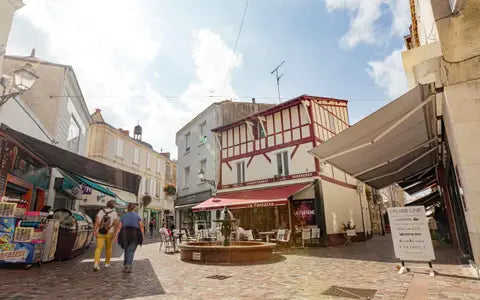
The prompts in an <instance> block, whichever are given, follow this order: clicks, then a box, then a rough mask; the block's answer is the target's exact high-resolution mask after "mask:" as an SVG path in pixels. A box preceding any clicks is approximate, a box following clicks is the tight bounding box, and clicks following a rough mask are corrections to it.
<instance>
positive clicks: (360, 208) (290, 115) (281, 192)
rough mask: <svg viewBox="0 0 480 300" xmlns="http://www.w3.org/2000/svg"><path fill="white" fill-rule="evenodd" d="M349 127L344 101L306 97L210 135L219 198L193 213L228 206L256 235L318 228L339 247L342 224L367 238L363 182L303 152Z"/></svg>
mask: <svg viewBox="0 0 480 300" xmlns="http://www.w3.org/2000/svg"><path fill="white" fill-rule="evenodd" d="M348 127H349V121H348V111H347V101H346V100H337V99H331V98H323V97H312V96H308V95H303V96H300V97H298V98H295V99H292V100H290V101H287V102H284V103H282V104H279V105H276V106H273V107H271V108H268V109H266V110H263V111H260V112H258V113H256V114H253V115H250V116H248V117H246V118H243V119H241V120H239V121H237V122H233V123H231V124H228V125H225V126H221V127H218V128H215V129H214V130H213V133H214V134H216V137H217V143H218V147H219V150H220V151H219V155H220V156H219V169H218V170H219V172H218V173H219V174H218V176H219V181H218V193H217V196H216V197H213V198H211V199H209V200H207V201H205V202H203V203H201V204H199V205H197V206H195V207H194V208H193V210H194V211H219V210H221V209H223V206H228V207H229V208H230V209H231V210H232V212H233V213H234V215H235V217H236V218H237V219H239V220H240V226H242V227H244V228H246V229H256V230H259V231H265V230H272V229H276V228H282V227H283V228H292V229H293V228H294V227H296V228H303V227H315V228H320V231H321V235H322V238H323V240H324V242H325V243H328V244H330V245H337V244H341V243H343V242H344V231H343V224H347V223H349V222H350V223H352V224H354V225H355V226H356V229H357V232H358V236H359V239H365V238H366V236H368V235H370V234H371V225H370V224H371V222H370V217H369V212H368V210H369V207H368V205H367V199H366V196H365V189H364V188H363V187H364V185H363V183H359V182H358V181H357V180H356V179H354V178H353V177H352V176H350V175H348V174H346V173H344V172H343V171H341V170H339V169H337V168H335V167H333V166H331V165H328V164H320V162H319V161H318V159H316V158H314V157H313V156H311V155H310V154H309V153H308V152H309V150H310V149H312V148H313V147H314V146H315V145H317V144H320V143H323V142H324V141H325V140H328V139H330V138H331V137H333V136H335V135H336V134H337V133H338V132H341V131H342V130H344V129H346V128H348Z"/></svg>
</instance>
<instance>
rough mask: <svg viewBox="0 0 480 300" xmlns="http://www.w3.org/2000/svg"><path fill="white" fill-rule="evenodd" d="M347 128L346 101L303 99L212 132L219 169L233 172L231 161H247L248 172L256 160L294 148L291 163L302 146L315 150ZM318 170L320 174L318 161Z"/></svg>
mask: <svg viewBox="0 0 480 300" xmlns="http://www.w3.org/2000/svg"><path fill="white" fill-rule="evenodd" d="M260 123H261V124H260ZM348 127H349V125H348V111H347V101H346V100H338V99H333V98H324V97H313V96H308V95H302V96H300V97H297V98H294V99H292V100H289V101H286V102H284V103H281V104H279V105H276V106H274V107H272V108H269V109H266V110H263V111H261V112H258V113H256V114H253V115H251V116H249V117H246V118H244V119H242V120H239V121H236V122H234V123H231V124H228V125H225V126H222V127H218V128H216V129H213V130H212V131H213V132H215V133H218V134H219V137H220V144H221V149H220V168H222V167H223V164H224V163H225V164H226V165H227V167H228V168H229V169H230V170H231V169H232V167H231V164H230V163H229V162H231V161H234V160H238V159H242V158H247V159H248V161H247V164H246V167H247V168H248V167H249V166H251V163H252V161H253V158H254V157H255V156H257V155H263V156H264V157H265V158H266V159H267V160H268V161H269V162H271V159H270V157H269V156H268V155H267V153H268V152H271V151H275V150H279V149H283V148H287V147H294V148H293V150H292V152H291V154H290V158H291V159H292V158H293V157H294V155H295V153H296V152H297V150H298V148H299V146H300V145H302V144H306V143H311V144H312V147H314V146H316V145H318V144H320V143H323V141H325V140H327V139H329V138H331V137H333V136H335V135H336V134H337V133H339V132H340V131H342V130H344V129H346V128H348ZM259 128H262V129H264V132H263V134H261V133H260V130H259ZM315 170H316V172H317V173H319V172H320V163H319V161H318V159H316V158H315ZM220 173H222V172H220ZM219 185H220V186H223V185H222V182H221V177H220V184H219Z"/></svg>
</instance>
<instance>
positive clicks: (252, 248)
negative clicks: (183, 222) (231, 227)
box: [180, 241, 275, 264]
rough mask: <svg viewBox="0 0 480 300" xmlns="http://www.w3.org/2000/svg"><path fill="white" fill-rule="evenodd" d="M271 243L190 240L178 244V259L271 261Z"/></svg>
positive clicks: (198, 261)
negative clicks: (225, 243)
mask: <svg viewBox="0 0 480 300" xmlns="http://www.w3.org/2000/svg"><path fill="white" fill-rule="evenodd" d="M274 248H275V244H273V243H263V242H250V241H249V242H246V241H245V242H241V241H239V242H232V245H230V246H222V245H218V244H217V243H215V242H190V243H186V244H182V245H180V259H181V260H182V261H186V262H193V263H200V264H256V263H268V262H271V261H273V259H274V255H273V253H272V251H273V249H274Z"/></svg>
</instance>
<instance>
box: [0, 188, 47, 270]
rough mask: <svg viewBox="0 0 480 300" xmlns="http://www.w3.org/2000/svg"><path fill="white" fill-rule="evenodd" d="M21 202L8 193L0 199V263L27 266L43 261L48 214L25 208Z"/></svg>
mask: <svg viewBox="0 0 480 300" xmlns="http://www.w3.org/2000/svg"><path fill="white" fill-rule="evenodd" d="M23 205H24V203H22V201H19V200H18V199H12V198H7V197H3V198H2V202H0V207H1V208H2V210H1V211H0V212H1V214H2V215H0V264H11V263H21V264H25V267H26V268H29V267H30V266H31V265H32V264H34V263H37V264H39V265H40V263H41V261H42V256H43V249H44V244H45V240H44V239H43V238H44V234H43V228H44V226H45V221H46V217H47V216H48V214H46V213H40V212H26V211H25V210H26V207H22V206H23ZM19 209H20V210H19Z"/></svg>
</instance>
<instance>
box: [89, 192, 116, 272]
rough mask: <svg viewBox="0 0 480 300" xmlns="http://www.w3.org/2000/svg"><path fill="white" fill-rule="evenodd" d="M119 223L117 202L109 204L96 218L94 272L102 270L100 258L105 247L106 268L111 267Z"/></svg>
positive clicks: (113, 201) (112, 201)
mask: <svg viewBox="0 0 480 300" xmlns="http://www.w3.org/2000/svg"><path fill="white" fill-rule="evenodd" d="M117 223H118V215H117V212H116V211H115V200H110V201H108V202H107V207H106V208H102V209H101V210H100V211H99V212H98V214H97V216H96V217H95V226H94V229H93V234H94V235H95V238H96V240H97V245H96V247H95V256H94V265H93V271H95V272H96V271H98V270H100V256H101V255H102V251H103V247H104V246H105V268H108V267H110V259H111V258H112V242H113V238H114V236H115V227H116V226H117Z"/></svg>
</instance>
